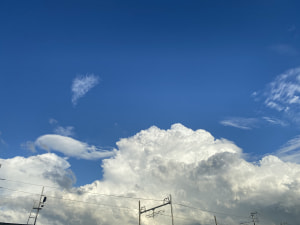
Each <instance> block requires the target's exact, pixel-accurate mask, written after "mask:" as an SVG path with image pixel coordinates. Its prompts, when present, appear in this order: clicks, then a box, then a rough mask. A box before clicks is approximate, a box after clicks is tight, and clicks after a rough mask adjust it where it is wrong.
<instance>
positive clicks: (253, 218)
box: [250, 212, 257, 225]
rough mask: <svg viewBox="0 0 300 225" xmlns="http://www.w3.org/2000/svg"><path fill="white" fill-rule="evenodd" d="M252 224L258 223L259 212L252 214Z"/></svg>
mask: <svg viewBox="0 0 300 225" xmlns="http://www.w3.org/2000/svg"><path fill="white" fill-rule="evenodd" d="M250 215H251V218H252V222H253V224H254V225H255V222H256V221H257V216H256V215H257V212H252V213H251V214H250Z"/></svg>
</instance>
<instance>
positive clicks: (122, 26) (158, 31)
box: [0, 0, 300, 185]
mask: <svg viewBox="0 0 300 225" xmlns="http://www.w3.org/2000/svg"><path fill="white" fill-rule="evenodd" d="M299 6H300V3H299V2H298V1H264V0H260V1H14V0H11V1H6V0H5V1H1V2H0V32H1V35H0V65H1V66H0V102H1V109H0V132H1V135H0V138H1V142H0V156H1V158H3V159H7V158H12V157H15V156H23V157H29V156H31V155H37V154H42V153H45V150H44V149H42V148H39V147H36V146H35V152H32V151H30V150H28V146H30V144H32V145H34V143H35V141H36V140H37V139H38V138H39V137H41V136H43V135H46V134H58V135H62V136H69V137H71V138H72V139H74V140H78V141H80V142H82V143H86V144H88V145H90V146H96V147H97V148H98V149H105V150H111V149H113V148H116V142H117V141H118V140H119V139H120V138H127V137H130V136H132V135H134V134H136V133H138V132H139V131H141V130H143V129H148V128H149V127H151V126H153V125H155V126H157V127H159V128H161V129H169V128H170V126H171V125H172V124H174V123H181V124H183V125H184V126H186V127H188V128H191V129H193V130H197V129H205V130H207V131H208V132H210V133H211V134H212V135H213V136H214V137H216V138H226V139H228V140H230V141H233V142H234V143H236V145H237V146H239V147H240V148H242V149H243V151H244V152H245V153H248V154H249V155H250V156H251V157H250V159H249V160H250V161H251V160H258V159H259V158H260V157H261V156H263V155H265V154H269V153H274V152H276V151H278V150H279V149H281V148H282V146H284V145H285V144H286V143H288V141H289V140H294V138H295V137H297V135H298V134H299V124H300V123H299V120H297V117H298V115H299V114H298V112H299V108H298V105H299V103H298V102H297V101H296V100H297V96H298V95H299V92H300V91H298V89H295V91H294V92H292V93H291V95H292V96H291V95H288V94H287V95H285V96H279V98H277V99H273V100H272V101H271V100H270V99H271V98H272V97H270V96H271V95H272V93H274V92H272V90H274V89H275V88H276V87H282V86H280V82H281V83H282V82H285V81H283V80H280V79H279V78H278V76H280V75H281V74H283V73H285V72H286V71H290V70H291V69H295V70H296V68H298V67H299V66H300V61H299V60H300V54H299V53H300V52H299V51H300V42H299V40H300V31H299V29H300V20H299ZM288 73H289V74H290V78H289V82H286V84H289V85H291V84H294V86H293V87H295V86H296V87H300V84H299V83H297V82H298V81H299V80H297V78H296V76H297V74H298V73H299V72H297V71H296V72H295V71H290V72H288ZM87 77H90V78H91V77H92V78H94V79H96V82H95V83H94V84H93V85H92V87H90V88H88V89H87V91H86V93H84V94H82V95H81V96H79V97H78V99H77V100H76V102H75V103H74V102H72V96H73V97H74V92H72V84H74V82H75V81H76V79H78V80H80V79H84V78H87ZM276 78H278V79H277V80H276ZM272 82H273V86H272ZM276 82H277V86H276V84H275V83H276ZM286 87H287V89H285V91H286V92H287V93H288V90H291V89H289V86H286ZM272 88H273V89H272ZM270 90H271V91H270ZM273 97H274V96H273ZM289 97H290V99H287V98H289ZM292 99H294V100H292ZM276 100H277V101H278V102H277V105H276V106H275V105H274V104H273V105H272V104H271V103H274V101H275V102H276ZM270 102H271V103H270ZM268 103H270V104H268ZM279 104H281V106H282V107H281V108H280V107H279V106H278V105H279ZM287 107H288V109H289V110H287ZM59 129H60V130H59ZM66 131H69V133H66ZM26 143H27V144H26ZM57 154H63V153H62V152H58V153H57ZM67 156H69V155H67ZM68 161H69V162H70V164H71V169H72V170H73V172H74V173H75V175H76V177H77V184H76V185H83V184H87V183H90V182H92V181H94V180H95V179H99V178H101V174H100V173H99V172H98V170H99V168H100V164H101V159H94V160H90V159H82V158H80V157H79V158H78V157H77V158H76V157H69V160H68ZM95 170H97V172H95Z"/></svg>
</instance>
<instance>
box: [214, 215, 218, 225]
mask: <svg viewBox="0 0 300 225" xmlns="http://www.w3.org/2000/svg"><path fill="white" fill-rule="evenodd" d="M214 217H215V223H216V225H218V223H217V217H216V216H214Z"/></svg>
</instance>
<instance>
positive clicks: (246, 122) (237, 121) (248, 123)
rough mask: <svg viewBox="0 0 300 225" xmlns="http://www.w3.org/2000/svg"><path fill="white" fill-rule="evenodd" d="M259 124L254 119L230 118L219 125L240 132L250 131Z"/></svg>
mask: <svg viewBox="0 0 300 225" xmlns="http://www.w3.org/2000/svg"><path fill="white" fill-rule="evenodd" d="M258 122H259V120H258V119H256V118H243V117H232V118H229V119H225V120H222V121H221V122H220V123H221V124H222V125H224V126H229V127H235V128H239V129H242V130H251V129H253V128H255V127H256V126H257V123H258Z"/></svg>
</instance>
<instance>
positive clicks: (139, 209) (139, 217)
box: [139, 201, 141, 225]
mask: <svg viewBox="0 0 300 225" xmlns="http://www.w3.org/2000/svg"><path fill="white" fill-rule="evenodd" d="M139 225H141V201H139Z"/></svg>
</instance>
